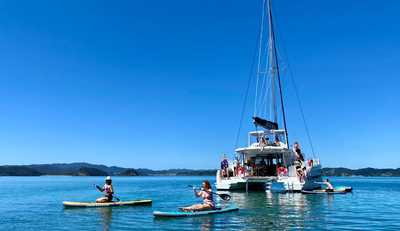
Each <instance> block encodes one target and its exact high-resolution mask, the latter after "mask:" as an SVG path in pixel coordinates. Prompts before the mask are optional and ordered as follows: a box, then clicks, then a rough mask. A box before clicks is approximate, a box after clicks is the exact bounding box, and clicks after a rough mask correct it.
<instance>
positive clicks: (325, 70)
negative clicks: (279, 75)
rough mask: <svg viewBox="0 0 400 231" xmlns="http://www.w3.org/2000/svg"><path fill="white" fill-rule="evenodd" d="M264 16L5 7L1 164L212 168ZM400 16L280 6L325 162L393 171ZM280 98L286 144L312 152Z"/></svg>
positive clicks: (385, 11) (181, 5)
mask: <svg viewBox="0 0 400 231" xmlns="http://www.w3.org/2000/svg"><path fill="white" fill-rule="evenodd" d="M260 7H261V1H228V0H220V1H213V0H202V1H198V0H196V1H177V0H170V1H128V0H126V1H122V0H121V1H102V0H99V1H94V0H93V1H76V0H72V1H50V0H48V1H44V0H39V1H27V0H26V1H18V2H17V1H0V51H1V52H0V128H1V129H0V153H1V157H0V164H31V163H53V162H77V161H85V162H91V163H101V164H107V165H119V166H125V167H147V168H154V169H164V168H177V167H179V168H182V167H187V168H215V167H217V166H218V161H219V158H220V155H221V153H228V154H230V155H231V154H233V150H234V148H235V138H236V133H237V130H238V126H239V120H240V111H241V107H242V103H243V94H244V91H245V88H246V84H247V79H248V75H249V72H250V67H251V63H252V60H253V57H254V49H255V46H256V42H257V33H258V30H259V28H258V25H259V20H260ZM398 12H400V2H398V1H395V0H386V1H384V2H382V1H377V0H365V1H345V0H338V1H317V0H313V1H311V0H307V1H301V2H300V1H291V0H280V1H275V2H274V13H275V20H276V23H277V28H278V32H277V33H278V36H279V41H278V42H279V44H280V46H281V47H284V48H285V50H286V51H287V56H288V58H287V60H288V63H289V65H290V66H291V69H292V71H293V73H294V77H295V80H296V83H297V86H298V88H299V91H300V95H301V99H302V103H303V107H304V111H305V114H306V118H307V121H308V125H309V128H310V131H311V135H312V137H313V142H314V146H315V150H316V152H317V154H318V156H319V157H320V158H321V161H322V164H323V165H324V166H344V167H351V168H358V167H367V166H372V167H400V157H399V154H400V153H399V151H398V148H397V146H398V143H397V142H398V138H399V135H398V133H399V131H400V122H399V119H398V116H399V114H400V107H399V102H398V101H399V99H400V93H399V90H398V89H399V85H400V79H399V66H400V48H399V41H400V18H399V16H398ZM283 81H284V83H289V81H288V80H287V79H284V80H283ZM253 89H254V88H253V86H252V88H251V90H253ZM285 99H286V101H287V114H288V128H289V136H290V139H291V140H297V141H300V142H301V143H303V146H304V150H305V151H306V153H310V150H309V147H308V145H307V140H306V135H305V132H304V127H303V124H302V122H301V117H300V115H299V109H298V105H297V103H296V101H295V95H294V92H293V87H292V86H290V84H285ZM252 100H253V98H250V99H249V102H248V104H249V105H251V103H252ZM250 107H251V106H249V107H248V108H247V110H246V114H245V120H244V122H243V128H242V131H243V132H242V134H241V137H240V143H241V144H245V143H246V134H245V133H246V132H247V131H249V129H251V128H252V124H251V119H250V117H251V115H252V113H253V112H252V110H251V109H250Z"/></svg>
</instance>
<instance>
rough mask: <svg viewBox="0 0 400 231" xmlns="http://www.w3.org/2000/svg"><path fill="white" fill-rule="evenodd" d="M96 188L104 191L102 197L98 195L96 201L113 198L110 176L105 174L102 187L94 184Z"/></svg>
mask: <svg viewBox="0 0 400 231" xmlns="http://www.w3.org/2000/svg"><path fill="white" fill-rule="evenodd" d="M96 188H97V189H98V190H99V191H100V192H103V193H104V196H103V197H100V198H98V199H97V200H96V202H97V203H106V202H111V201H112V199H113V194H114V188H113V186H112V180H111V176H107V177H106V182H105V184H104V186H103V188H101V187H100V186H98V185H96Z"/></svg>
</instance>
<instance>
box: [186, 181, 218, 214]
mask: <svg viewBox="0 0 400 231" xmlns="http://www.w3.org/2000/svg"><path fill="white" fill-rule="evenodd" d="M193 192H194V195H195V196H196V197H201V198H203V203H202V204H194V205H192V206H189V207H183V208H181V210H182V211H203V210H211V209H215V202H214V198H213V192H212V189H211V184H210V182H209V181H208V180H205V181H203V184H202V188H201V189H200V190H198V189H197V188H195V187H193Z"/></svg>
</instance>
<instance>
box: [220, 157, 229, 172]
mask: <svg viewBox="0 0 400 231" xmlns="http://www.w3.org/2000/svg"><path fill="white" fill-rule="evenodd" d="M228 167H229V162H228V159H227V158H226V155H224V156H223V158H222V161H221V174H222V177H229V175H228Z"/></svg>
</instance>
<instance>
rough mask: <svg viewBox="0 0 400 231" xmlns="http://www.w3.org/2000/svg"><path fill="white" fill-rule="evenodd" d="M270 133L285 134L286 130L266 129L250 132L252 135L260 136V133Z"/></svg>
mask: <svg viewBox="0 0 400 231" xmlns="http://www.w3.org/2000/svg"><path fill="white" fill-rule="evenodd" d="M269 134H276V135H279V134H285V130H283V129H280V130H266V131H252V132H249V135H251V136H257V137H258V136H260V135H269Z"/></svg>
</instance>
